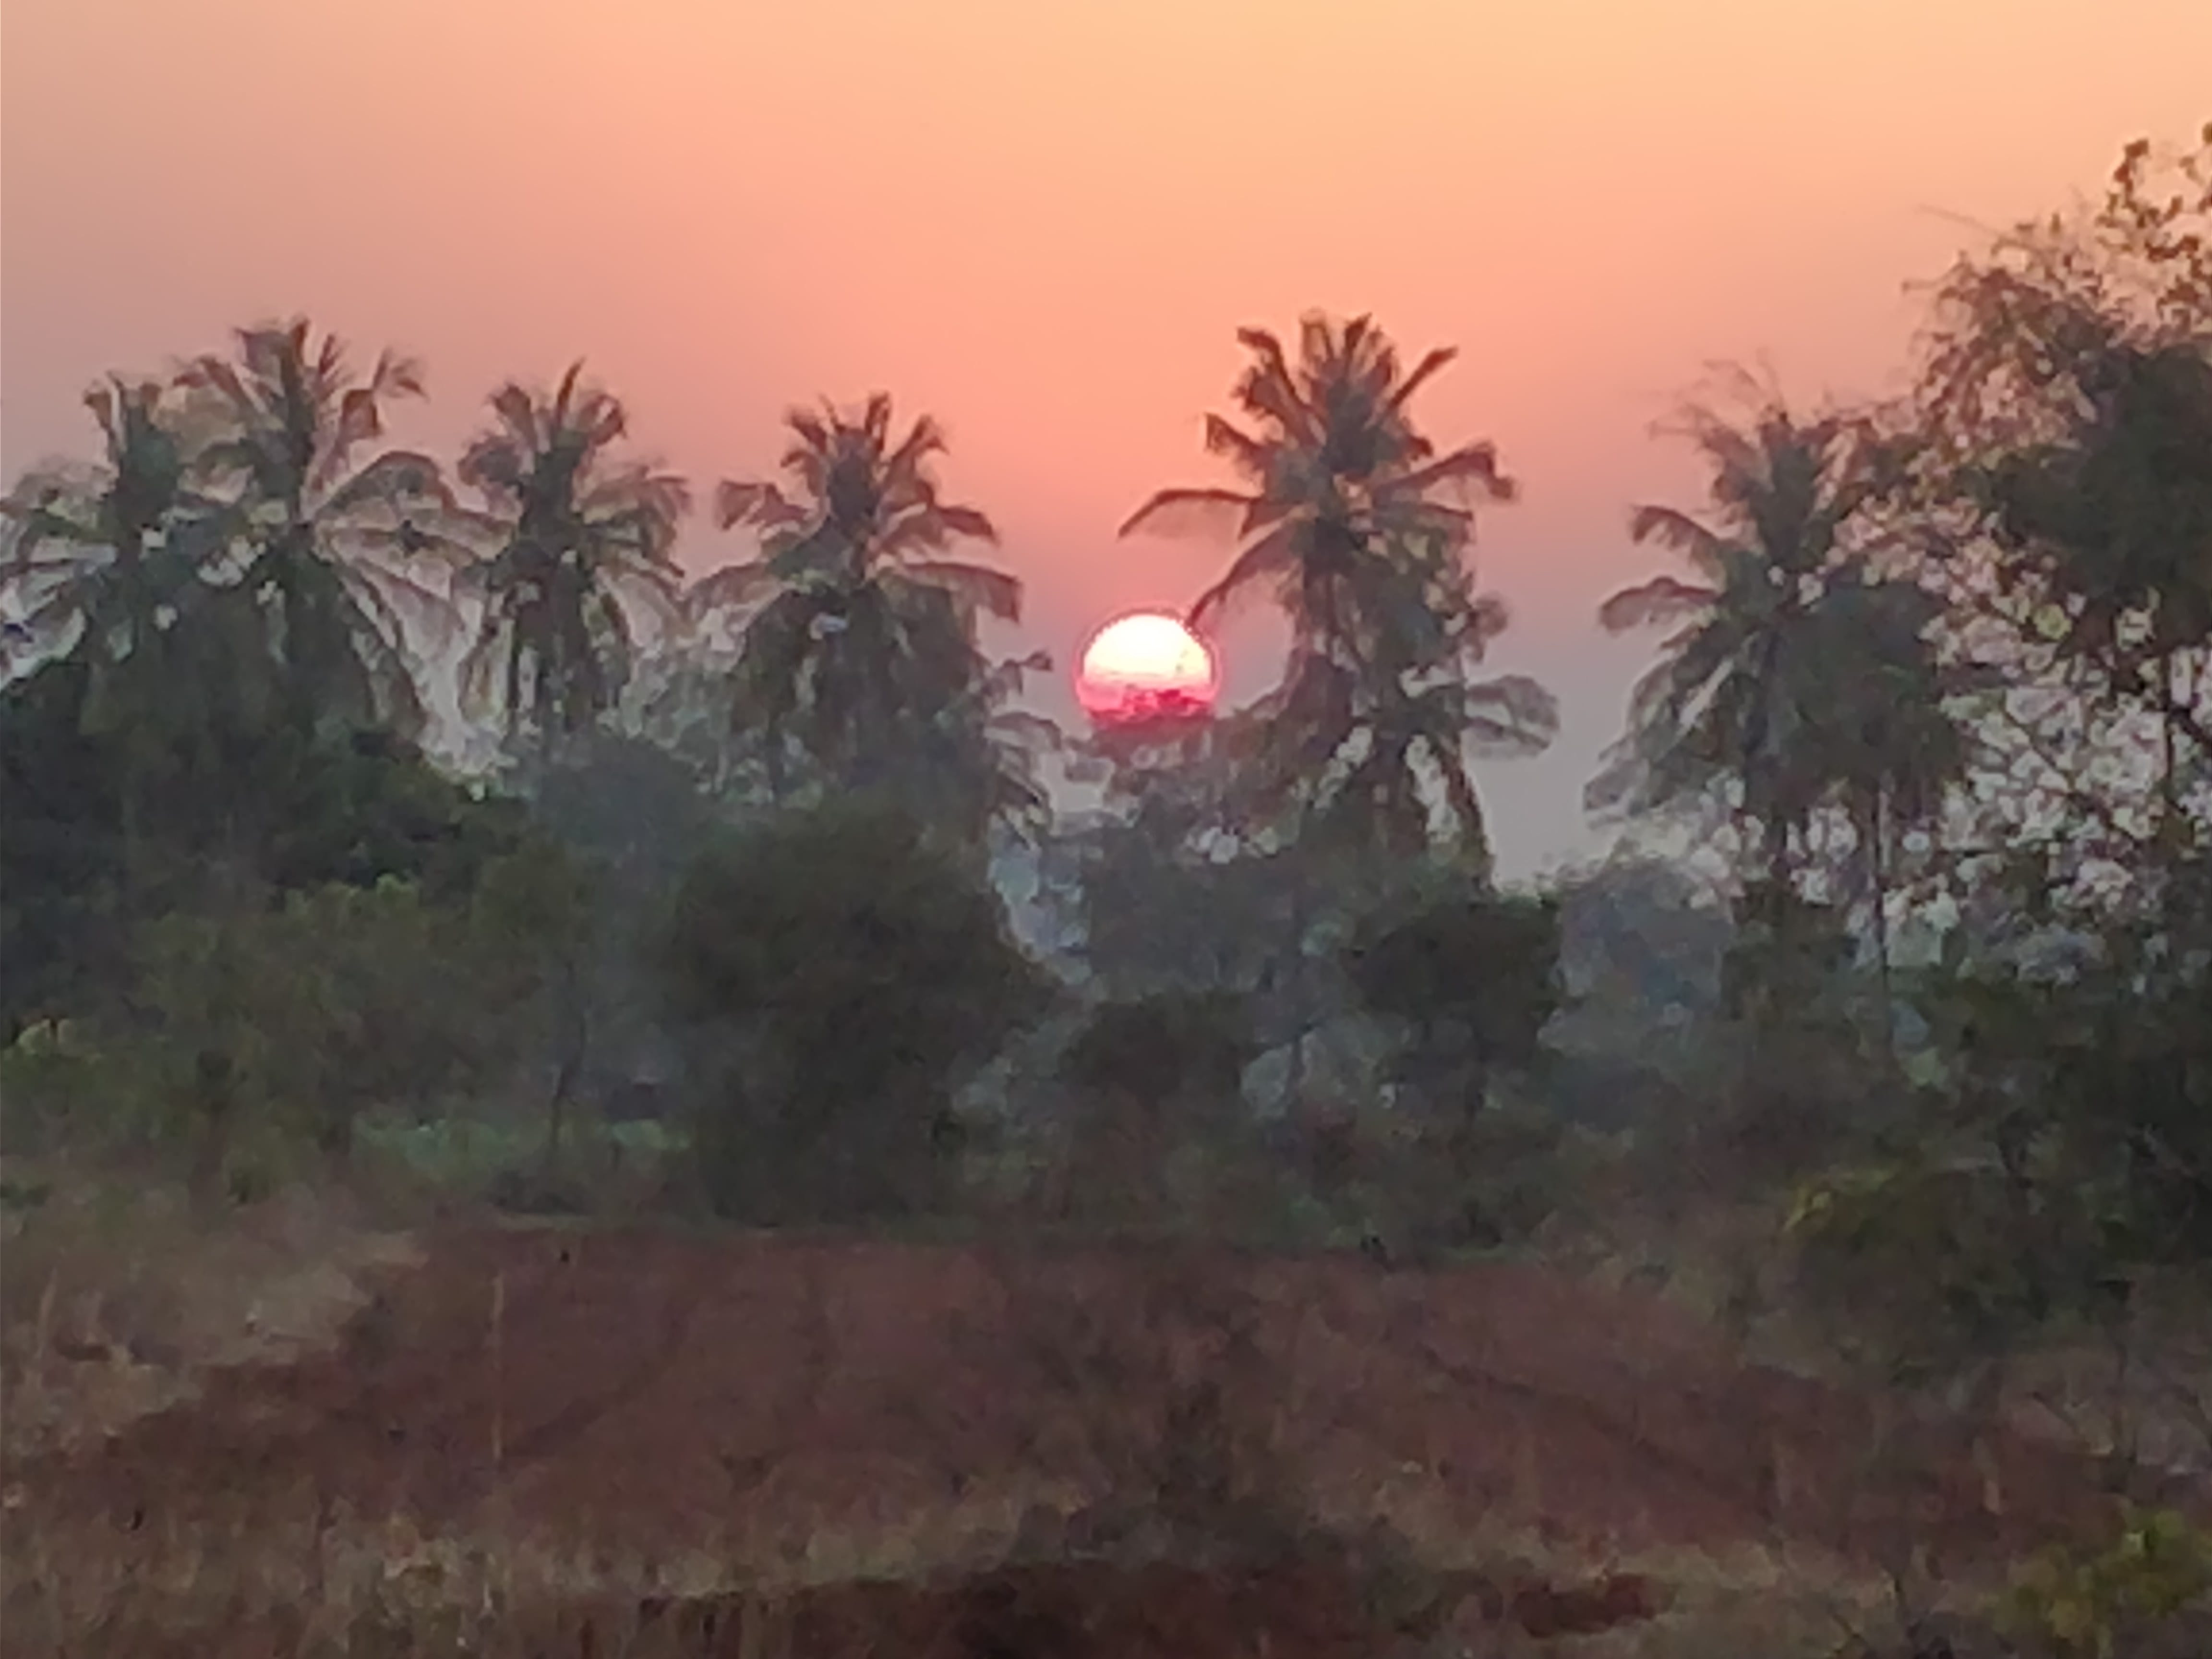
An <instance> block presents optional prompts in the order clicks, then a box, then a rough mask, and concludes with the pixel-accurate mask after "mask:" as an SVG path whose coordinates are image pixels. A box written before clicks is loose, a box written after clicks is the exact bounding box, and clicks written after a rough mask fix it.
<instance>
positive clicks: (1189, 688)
mask: <svg viewBox="0 0 2212 1659" xmlns="http://www.w3.org/2000/svg"><path fill="white" fill-rule="evenodd" d="M1220 690H1221V671H1220V665H1219V664H1218V662H1217V661H1216V659H1215V658H1214V654H1213V652H1212V649H1211V648H1210V647H1208V646H1207V645H1206V641H1203V640H1201V639H1200V638H1199V637H1198V635H1195V634H1194V633H1192V632H1191V631H1190V629H1188V628H1187V627H1185V626H1184V624H1183V623H1182V619H1181V618H1180V617H1174V616H1170V615H1169V614H1167V613H1166V612H1164V611H1139V612H1137V613H1136V614H1134V615H1133V616H1127V617H1120V618H1118V619H1117V620H1115V621H1114V622H1110V623H1107V624H1106V626H1104V627H1103V628H1102V629H1099V630H1098V631H1097V633H1096V634H1094V635H1091V643H1090V644H1089V645H1087V646H1085V647H1084V651H1083V659H1082V664H1081V666H1080V667H1079V668H1078V670H1077V671H1076V676H1075V695H1076V697H1077V699H1078V700H1079V702H1081V703H1082V705H1083V708H1084V712H1085V714H1089V715H1090V716H1091V718H1092V719H1093V720H1144V719H1150V718H1154V717H1157V716H1159V715H1162V714H1203V713H1205V712H1206V710H1208V709H1210V708H1212V707H1213V700H1214V698H1215V697H1216V696H1218V695H1219V694H1220Z"/></svg>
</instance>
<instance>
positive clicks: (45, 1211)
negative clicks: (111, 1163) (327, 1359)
mask: <svg viewBox="0 0 2212 1659" xmlns="http://www.w3.org/2000/svg"><path fill="white" fill-rule="evenodd" d="M8 1176H9V1180H10V1181H11V1182H17V1183H21V1184H24V1185H28V1186H33V1187H37V1188H43V1189H44V1190H45V1192H46V1196H45V1198H44V1200H43V1201H41V1202H40V1203H39V1204H37V1205H36V1206H34V1207H31V1208H28V1209H26V1210H22V1211H18V1212H13V1213H10V1214H9V1215H8V1216H7V1217H6V1218H5V1222H4V1234H0V1390H4V1392H5V1398H6V1411H5V1413H4V1416H3V1417H0V1460H4V1461H9V1462H12V1461H15V1460H18V1459H21V1458H25V1457H28V1456H31V1455H35V1454H38V1453H40V1452H42V1451H46V1450H51V1449H55V1448H57V1447H58V1446H62V1445H66V1444H68V1443H70V1442H71V1441H73V1440H76V1439H77V1438H80V1437H96V1436H100V1435H106V1434H112V1433H113V1432H115V1431H117V1430H118V1429H119V1428H121V1427H122V1426H123V1425H125V1424H126V1423H129V1422H131V1420H133V1419H136V1418H138V1417H141V1416H143V1415H145V1414H147V1413H150V1412H155V1411H159V1410H161V1409H163V1408H165V1407H168V1406H171V1405H173V1404H176V1403H178V1402H179V1401H184V1400H188V1399H191V1398H192V1397H193V1396H194V1395H196V1394H197V1391H198V1388H199V1384H200V1379H201V1378H202V1376H204V1374H205V1373H206V1372H207V1371H209V1370H213V1369H216V1368H220V1367H228V1366H237V1365H255V1364H284V1363H286V1362H288V1361H289V1360H291V1359H293V1358H296V1357H298V1356H300V1355H301V1354H304V1353H307V1352H315V1351H317V1350H319V1349H322V1348H325V1347H327V1346H330V1345H331V1343H332V1342H333V1341H335V1340H336V1338H337V1334H338V1333H339V1331H340V1330H341V1329H343V1327H344V1325H345V1324H346V1322H347V1321H349V1319H351V1318H352V1317H353V1316H354V1315H355V1313H356V1312H357V1311H358V1310H360V1308H361V1307H362V1305H363V1304H365V1303H366V1302H367V1300H368V1297H369V1295H370V1293H371V1291H370V1285H371V1281H372V1280H373V1279H374V1278H375V1277H376V1276H377V1275H378V1274H380V1273H386V1272H389V1271H391V1270H392V1269H395V1268H398V1267H408V1266H412V1265H415V1264H416V1263H417V1262H419V1261H420V1260H421V1259H422V1258H421V1255H420V1252H419V1250H418V1249H416V1246H415V1244H414V1243H413V1242H412V1241H411V1239H410V1238H409V1237H408V1236H407V1235H405V1234H404V1233H398V1232H393V1231H384V1230H380V1229H378V1228H376V1227H374V1226H371V1225H368V1222H367V1220H366V1219H365V1218H364V1217H363V1215H362V1212H361V1210H360V1208H359V1206H357V1205H356V1204H353V1203H351V1202H349V1201H348V1200H345V1199H344V1198H343V1197H342V1196H337V1195H333V1194H320V1193H311V1192H309V1191H308V1190H307V1189H306V1188H288V1189H287V1190H285V1191H284V1192H282V1193H280V1194H277V1195H276V1196H275V1197H273V1198H271V1199H270V1200H267V1201H265V1202H264V1203H261V1204H258V1205H255V1206H251V1207H250V1208H247V1209H242V1210H238V1211H234V1212H230V1213H229V1214H228V1216H226V1217H225V1218H223V1219H222V1221H221V1222H220V1223H217V1224H215V1225H210V1224H209V1223H207V1222H206V1221H205V1220H204V1219H202V1218H196V1217H195V1216H194V1215H193V1213H192V1211H191V1206H190V1204H189V1203H188V1201H187V1200H186V1198H185V1193H184V1190H183V1188H181V1186H179V1184H177V1183H176V1182H173V1181H172V1180H170V1179H167V1177H166V1176H165V1173H164V1172H163V1171H161V1170H156V1169H145V1170H118V1169H113V1168H109V1169H105V1170H99V1171H97V1172H94V1171H87V1170H82V1169H79V1168H73V1167H70V1166H65V1165H56V1164H49V1165H46V1166H44V1167H41V1168H39V1169H37V1170H26V1169H24V1168H23V1167H22V1166H21V1164H20V1162H18V1161H16V1160H13V1159H11V1160H10V1161H9V1168H8Z"/></svg>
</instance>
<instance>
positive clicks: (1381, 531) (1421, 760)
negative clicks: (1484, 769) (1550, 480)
mask: <svg viewBox="0 0 2212 1659" xmlns="http://www.w3.org/2000/svg"><path fill="white" fill-rule="evenodd" d="M1238 339H1239V341H1240V343H1243V346H1244V347H1245V348H1246V349H1248V350H1249V352H1250V353H1251V354H1252V357H1253V362H1252V363H1251V366H1250V367H1249V368H1247V370H1246V371H1245V373H1244V375H1243V378H1242V379H1241V380H1239V381H1238V383H1237V389H1236V398H1237V403H1238V404H1239V405H1240V407H1241V409H1242V410H1243V413H1244V414H1245V416H1247V417H1248V418H1249V421H1250V422H1251V423H1252V428H1251V429H1247V428H1244V427H1240V426H1238V425H1237V424H1236V423H1234V422H1231V421H1229V420H1227V419H1225V418H1223V417H1222V416H1208V417H1207V419H1206V447H1207V448H1208V449H1209V450H1211V451H1212V452H1213V453H1216V454H1218V455H1221V456H1223V457H1224V458H1225V459H1227V460H1228V461H1229V463H1230V464H1231V465H1232V466H1233V467H1234V468H1235V469H1236V471H1237V472H1238V473H1239V474H1240V475H1241V476H1242V477H1243V480H1244V481H1245V482H1244V487H1243V488H1241V489H1225V488H1210V489H1164V490H1161V491H1159V492H1158V494H1156V495H1154V496H1152V499H1151V500H1150V501H1146V503H1145V504H1144V505H1143V506H1142V507H1139V509H1138V510H1137V511H1136V513H1133V514H1132V515H1131V517H1130V518H1129V520H1128V521H1127V523H1126V524H1124V525H1123V526H1122V533H1123V534H1124V535H1127V534H1131V533H1133V532H1137V531H1139V530H1153V531H1165V532H1176V531H1180V530H1185V529H1194V528H1207V529H1218V528H1222V527H1226V528H1229V529H1230V530H1231V531H1232V532H1233V533H1234V534H1235V536H1236V538H1237V540H1238V542H1239V543H1240V544H1241V546H1240V550H1239V551H1238V553H1237V557H1236V558H1235V560H1234V561H1233V562H1232V563H1231V566H1230V568H1229V569H1228V570H1227V571H1226V572H1225V574H1223V575H1222V577H1221V578H1220V580H1218V581H1216V582H1215V583H1214V584H1213V586H1211V587H1209V588H1208V589H1207V590H1206V592H1204V593H1202V594H1200V597H1199V599H1198V601H1197V603H1196V604H1195V605H1194V606H1193V607H1192V611H1191V617H1192V621H1193V623H1194V625H1197V626H1200V627H1205V626H1207V625H1210V624H1211V623H1212V622H1213V620H1214V619H1215V618H1216V617H1218V615H1219V614H1220V613H1221V612H1222V611H1223V610H1224V609H1225V607H1226V606H1227V605H1229V604H1230V603H1231V602H1232V601H1233V600H1235V599H1237V598H1238V597H1240V596H1241V595H1243V593H1245V592H1248V591H1249V590H1252V589H1255V588H1261V587H1272V588H1273V590H1274V592H1275V593H1276V595H1277V597H1278V598H1279V601H1280V603H1281V604H1282V605H1283V607H1284V609H1285V611H1286V613H1287V614H1288V616H1289V617H1290V620H1291V631H1292V647H1291V663H1290V666H1289V668H1288V671H1286V673H1285V677H1284V680H1283V683H1282V685H1281V688H1280V689H1279V691H1278V692H1277V693H1276V695H1275V696H1274V697H1273V699H1272V700H1271V701H1270V702H1269V703H1268V704H1267V707H1266V709H1265V714H1266V718H1265V720H1263V721H1261V722H1259V723H1257V724H1256V725H1255V731H1257V732H1264V733H1266V734H1267V738H1268V742H1267V750H1269V751H1270V752H1268V753H1267V754H1266V755H1265V757H1263V758H1262V759H1261V763H1260V765H1259V767H1258V771H1257V775H1258V778H1259V780H1260V784H1259V789H1258V797H1257V798H1258V799H1259V800H1260V801H1261V803H1263V804H1264V805H1263V810H1266V809H1274V810H1279V809H1280V807H1281V806H1282V805H1283V804H1284V801H1285V797H1286V796H1287V797H1290V798H1291V799H1297V800H1304V799H1305V798H1306V797H1307V796H1308V795H1310V794H1312V793H1314V789H1313V785H1314V783H1315V781H1316V780H1320V779H1322V778H1323V777H1324V776H1325V775H1328V774H1329V773H1330V770H1331V769H1332V768H1333V769H1334V776H1333V777H1330V779H1329V781H1331V782H1333V783H1334V785H1335V787H1334V789H1333V790H1332V791H1330V793H1331V795H1332V796H1333V797H1334V799H1339V800H1340V801H1341V802H1342V803H1343V805H1344V806H1345V808H1346V811H1356V813H1357V814H1358V817H1359V819H1360V821H1361V823H1362V825H1363V827H1364V829H1366V831H1367V832H1369V833H1370V834H1372V835H1374V836H1376V837H1377V838H1378V839H1379V841H1380V842H1382V844H1383V845H1386V846H1393V847H1397V848H1406V847H1409V846H1412V847H1420V848H1425V847H1426V846H1427V845H1428V843H1429V842H1430V841H1431V819H1432V817H1435V816H1436V814H1437V812H1442V813H1443V815H1444V816H1445V817H1447V818H1448V819H1449V823H1450V829H1449V838H1450V839H1452V840H1454V841H1456V842H1460V843H1462V844H1463V845H1465V846H1467V847H1468V848H1473V849H1475V851H1476V852H1477V853H1478V854H1480V853H1481V851H1482V849H1483V848H1484V846H1485V842H1484V836H1483V829H1482V821H1481V813H1480V806H1479V804H1478V802H1477V799H1476V796H1475V793H1474V786H1473V783H1472V781H1471V779H1470V776H1469V774H1468V751H1469V750H1470V748H1471V747H1486V748H1490V749H1493V750H1502V751H1504V752H1508V753H1523V754H1525V753H1529V752H1533V751H1534V750H1541V749H1542V748H1543V747H1545V746H1546V745H1547V744H1548V743H1549V742H1550V740H1551V738H1552V736H1553V733H1554V732H1555V731H1556V730H1557V726H1558V714H1557V708H1556V705H1555V704H1554V702H1553V700H1552V698H1551V696H1550V695H1549V694H1548V693H1547V692H1546V691H1544V690H1543V689H1542V688H1541V687H1540V686H1538V685H1537V684H1535V683H1534V682H1533V681H1531V680H1528V679H1527V678H1523V677H1519V676H1509V677H1505V678H1498V679H1490V680H1483V679H1478V678H1474V669H1475V665H1477V664H1478V663H1479V662H1480V659H1481V657H1482V654H1483V653H1484V650H1485V648H1486V647H1487V646H1488V644H1489V643H1490V642H1491V641H1492V640H1493V639H1494V638H1495V637H1496V635H1497V634H1498V632H1499V630H1500V629H1502V628H1503V627H1504V609H1503V607H1502V606H1501V605H1499V604H1498V601H1497V600H1496V599H1491V598H1483V599H1477V598H1476V596H1475V595H1474V592H1473V589H1472V584H1471V579H1470V577H1469V574H1468V569H1467V567H1466V563H1465V554H1466V551H1467V550H1468V547H1469V546H1470V545H1471V544H1472V541H1473V538H1474V498H1476V497H1481V498H1484V499H1487V500H1489V501H1510V500H1511V499H1512V496H1513V485H1512V483H1511V481H1510V480H1509V479H1508V478H1507V477H1505V476H1504V474H1503V473H1502V472H1501V471H1499V469H1498V456H1497V452H1496V449H1495V448H1494V447H1493V446H1492V445H1490V444H1488V443H1486V442H1480V443H1471V444H1467V445H1464V446H1462V447H1459V448H1457V449H1455V450H1452V451H1449V453H1443V454H1441V455H1440V454H1438V453H1437V450H1436V447H1435V446H1434V445H1433V444H1432V443H1431V441H1429V440H1428V439H1427V438H1426V437H1425V436H1423V435H1421V433H1420V432H1419V430H1418V428H1416V427H1415V426H1414V425H1413V421H1412V418H1411V416H1410V415H1409V413H1408V407H1407V406H1408V404H1410V402H1411V400H1412V398H1413V394H1414V393H1415V392H1417V391H1419V389H1420V387H1421V386H1423V385H1425V383H1426V382H1427V381H1428V380H1430V379H1431V378H1432V377H1433V376H1434V375H1435V374H1437V372H1438V371H1439V370H1441V369H1443V368H1444V367H1445V366H1446V365H1448V364H1449V362H1451V361H1452V360H1453V358H1454V357H1455V356H1456V355H1457V354H1456V352H1455V351H1452V350H1449V349H1446V350H1436V351H1431V352H1429V353H1427V354H1426V355H1425V356H1424V357H1423V358H1422V359H1421V361H1420V362H1419V363H1417V364H1416V365H1414V367H1413V369H1412V370H1411V372H1410V373H1408V372H1405V371H1404V370H1403V369H1402V368H1401V364H1400V362H1399V358H1398V356H1397V352H1396V350H1395V348H1394V347H1393V346H1392V345H1391V343H1389V340H1388V338H1387V337H1384V336H1383V333H1382V332H1381V331H1379V330H1377V329H1376V327H1375V326H1374V325H1373V324H1372V323H1371V321H1370V319H1367V318H1364V317H1360V318H1355V319H1352V320H1351V321H1349V322H1347V323H1344V324H1342V325H1336V324H1334V323H1332V322H1330V321H1329V320H1328V319H1325V318H1322V317H1319V316H1316V317H1311V318H1309V319H1307V320H1306V322H1305V324H1304V327H1303V329H1302V331H1301V335H1300V339H1299V356H1298V359H1297V362H1296V364H1295V365H1294V364H1293V363H1292V362H1291V359H1290V358H1289V356H1288V355H1287V354H1286V353H1285V350H1284V348H1283V346H1282V344H1281V343H1280V342H1279V340H1278V339H1277V338H1276V337H1274V336H1273V335H1272V334H1270V333H1268V332H1267V331H1265V330H1261V329H1245V330H1243V331H1241V332H1240V333H1239V335H1238ZM1451 495H1457V497H1458V499H1457V500H1456V501H1455V500H1452V499H1449V496H1451ZM1431 771H1433V774H1434V775H1435V776H1436V777H1437V780H1438V781H1439V783H1438V787H1440V788H1441V790H1442V792H1443V800H1442V801H1441V802H1437V803H1434V804H1433V805H1432V803H1431V801H1430V799H1428V798H1427V796H1426V795H1425V793H1424V790H1423V787H1422V785H1421V779H1422V777H1423V776H1424V775H1425V774H1427V773H1429V772H1431Z"/></svg>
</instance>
